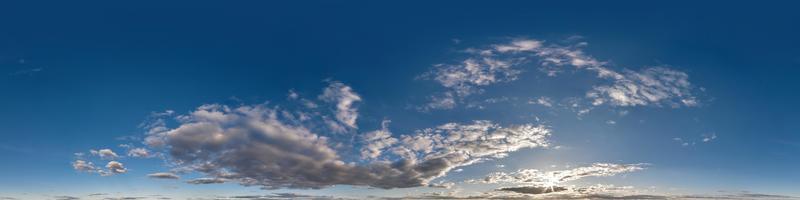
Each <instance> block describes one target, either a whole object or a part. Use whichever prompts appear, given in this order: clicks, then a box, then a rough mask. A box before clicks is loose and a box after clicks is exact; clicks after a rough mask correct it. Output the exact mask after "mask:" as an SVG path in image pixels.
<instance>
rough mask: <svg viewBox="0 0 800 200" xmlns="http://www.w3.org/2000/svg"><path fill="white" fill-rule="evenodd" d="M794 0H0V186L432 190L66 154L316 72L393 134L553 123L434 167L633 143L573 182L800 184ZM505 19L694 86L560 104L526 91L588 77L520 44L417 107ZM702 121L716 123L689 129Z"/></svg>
mask: <svg viewBox="0 0 800 200" xmlns="http://www.w3.org/2000/svg"><path fill="white" fill-rule="evenodd" d="M798 6H800V5H798V4H792V3H785V2H784V3H777V2H761V3H757V4H756V3H734V2H728V3H725V4H721V3H700V2H688V1H686V2H669V3H666V2H661V3H657V2H647V3H637V2H634V1H614V2H596V1H583V2H578V1H575V2H569V3H564V4H559V3H546V2H523V1H509V2H502V3H496V2H495V3H490V2H474V1H442V2H415V3H408V4H403V3H400V2H302V3H297V4H286V3H277V2H257V1H243V2H235V3H221V2H214V3H210V2H189V1H187V2H173V3H164V2H118V1H115V2H108V1H104V2H93V3H88V2H83V3H75V2H64V1H52V2H3V3H0V92H1V93H2V97H1V98H0V136H2V140H0V162H2V164H0V177H2V178H0V196H7V197H16V198H19V199H57V198H58V197H57V196H60V195H68V196H75V197H85V196H86V195H88V194H92V193H108V194H109V195H112V196H113V195H118V196H119V195H133V196H137V195H138V196H145V195H154V194H159V195H167V196H171V197H173V198H178V199H182V198H187V197H201V196H213V195H220V196H230V195H240V194H270V193H273V192H291V193H299V194H314V195H325V196H343V197H363V195H365V194H369V195H375V196H404V195H413V194H417V193H420V192H430V191H437V190H438V189H434V188H427V187H418V188H407V189H390V190H384V189H366V188H365V187H356V188H353V187H351V186H348V185H338V186H334V187H332V188H326V189H322V190H314V189H279V190H261V189H259V188H258V187H244V186H240V185H238V184H235V183H225V184H215V185H191V184H186V183H184V181H186V180H188V177H195V176H198V175H197V174H194V175H192V174H187V175H185V177H183V178H182V179H181V180H158V179H152V178H148V177H147V176H146V175H147V174H151V173H155V172H161V171H167V170H169V167H168V166H166V165H165V164H164V161H163V160H160V159H156V158H153V159H130V160H126V161H122V162H124V163H125V166H126V167H127V168H128V169H129V172H127V173H124V174H118V175H114V176H98V175H95V174H87V173H82V172H77V171H76V170H74V169H73V168H72V164H71V163H72V162H73V161H74V160H75V156H74V155H73V154H74V153H76V152H85V153H87V154H88V150H89V149H103V148H111V149H114V150H115V152H117V153H118V154H124V153H125V150H124V149H123V148H120V147H118V145H119V144H134V145H138V146H143V145H142V144H141V140H138V141H137V140H125V139H121V138H125V137H127V136H139V137H142V135H143V133H144V132H145V130H143V129H142V128H141V127H140V126H139V125H140V124H142V123H143V122H145V121H147V120H148V116H150V115H151V114H152V113H153V112H162V111H165V110H173V111H175V113H176V114H177V115H183V114H188V113H189V112H191V111H193V110H195V109H196V108H198V107H199V106H201V105H204V104H214V103H218V104H224V105H231V106H237V105H254V104H261V103H264V102H269V104H270V105H284V104H289V103H291V102H289V101H290V100H289V99H287V94H288V93H289V91H290V90H291V91H295V92H297V93H298V94H300V95H303V96H304V97H307V98H310V99H315V98H316V97H317V95H319V94H320V93H322V89H323V88H325V87H327V86H328V85H329V84H330V83H331V82H332V81H334V82H337V81H338V82H341V83H344V84H346V85H348V86H349V87H352V89H353V90H354V91H355V92H356V93H358V95H360V97H361V99H362V101H361V102H359V104H358V109H359V110H358V111H359V118H358V122H357V124H358V128H359V129H358V130H357V131H355V132H357V134H361V133H363V132H368V131H371V130H376V129H379V128H380V127H381V122H382V121H383V120H386V119H389V120H391V124H390V128H391V130H392V133H393V135H395V136H399V135H401V134H407V133H412V132H413V131H414V130H419V129H423V128H428V127H435V126H438V125H441V124H444V123H449V122H457V123H468V122H470V121H472V120H492V121H494V122H497V123H500V124H522V123H540V122H541V123H544V124H546V125H547V126H548V127H550V128H551V129H552V131H553V132H552V136H551V137H550V142H551V143H552V144H553V145H554V146H560V148H551V149H539V148H532V149H522V150H519V151H515V152H512V153H511V155H510V156H509V157H506V158H501V159H496V160H490V161H485V162H481V163H478V164H474V165H469V166H465V167H461V168H463V172H459V173H453V172H450V173H448V174H447V176H445V177H442V178H440V179H436V180H437V181H438V180H447V181H455V182H458V181H463V180H467V179H474V178H481V177H483V176H484V175H486V174H488V173H490V172H496V171H504V172H511V171H516V170H517V169H528V168H533V169H543V170H548V169H567V168H570V167H578V166H586V165H591V164H592V163H648V164H649V165H648V166H647V168H646V169H644V170H641V171H636V172H632V173H628V174H625V175H624V176H622V175H619V176H614V177H595V178H590V179H582V180H580V181H578V183H576V184H596V183H604V184H615V185H620V186H622V185H625V186H627V185H630V186H635V187H636V188H655V189H656V190H658V191H659V193H668V194H673V193H674V194H712V195H713V194H718V193H720V191H725V192H731V191H732V192H734V193H736V192H739V193H748V192H753V193H764V194H780V195H792V196H800V193H799V192H798V191H800V181H799V180H800V171H798V170H797V166H798V165H800V158H799V157H798V153H800V134H798V132H797V127H796V126H797V125H796V124H798V121H799V120H800V117H798V116H799V115H798V113H800V107H798V106H797V102H800V96H799V95H797V94H796V93H797V91H800V88H798V87H800V82H798V79H797V76H798V73H800V46H798V44H800V40H798V37H797V36H798V35H800V27H799V26H798V22H797V21H798V19H800V14H798V12H796V8H797V7H798ZM515 39H532V40H538V41H544V42H545V43H547V44H561V45H565V46H569V45H574V44H578V43H580V42H586V43H587V44H588V45H585V46H582V47H581V48H582V51H583V53H585V54H586V55H590V56H591V57H593V58H596V59H597V60H601V61H606V62H608V63H609V64H608V65H607V67H608V68H611V69H614V70H618V71H622V70H624V69H630V70H634V71H637V70H640V69H645V68H647V67H651V66H661V67H666V68H669V69H672V70H676V71H681V72H685V73H686V74H688V77H689V78H688V80H689V81H690V82H691V85H692V96H694V97H696V98H697V100H698V102H699V105H698V106H690V107H686V106H682V107H678V108H672V107H670V106H652V105H648V106H620V107H604V108H597V109H593V110H592V112H589V113H588V114H585V115H578V114H577V113H575V111H574V110H569V109H556V108H548V107H543V106H539V105H534V104H527V103H524V102H527V100H529V99H532V98H538V97H542V96H546V97H551V98H553V99H555V100H560V99H565V98H569V97H573V96H574V97H577V98H582V97H584V93H585V92H586V90H587V89H590V88H591V86H592V85H593V84H597V80H595V79H596V78H595V77H594V75H592V74H589V73H586V72H580V71H574V70H571V69H569V70H566V72H564V73H561V74H559V75H558V76H556V77H550V76H547V75H546V74H545V73H542V72H540V71H538V70H537V69H536V66H535V64H536V63H533V64H530V65H531V66H530V67H529V68H525V69H523V72H522V73H521V74H520V75H519V78H518V79H517V80H515V81H513V82H503V83H498V84H497V85H491V86H490V87H487V88H485V92H483V93H481V94H479V95H474V96H469V101H478V102H480V101H483V102H485V101H484V100H486V99H492V98H502V97H507V98H512V99H516V100H518V101H515V100H508V101H501V102H499V103H486V105H484V106H485V107H484V108H483V109H479V108H475V107H471V108H469V107H467V106H463V105H458V106H456V107H455V108H452V109H443V110H429V111H421V109H418V108H419V107H420V106H422V105H424V104H425V103H427V102H428V101H429V100H430V97H431V96H432V95H436V94H439V93H441V92H442V91H446V90H447V89H446V88H444V87H442V85H440V84H438V83H437V82H436V81H434V80H429V79H425V78H424V77H423V78H421V77H420V76H421V75H423V74H425V73H429V72H431V70H432V69H435V66H434V65H435V64H439V63H457V62H459V60H460V59H463V58H465V57H466V56H468V55H465V53H463V51H464V50H466V49H469V48H487V47H491V45H493V44H503V43H508V42H509V41H512V40H515ZM578 46H581V45H578ZM620 112H624V113H627V114H625V115H620V114H619V113H620ZM537 118H538V121H537ZM610 121H613V122H614V124H610V123H609V122H610ZM175 125H177V124H175ZM171 128H174V125H173V127H171ZM704 135H705V136H710V135H716V138H715V139H713V140H710V141H708V142H703V141H702V139H703V137H704ZM676 138H680V140H681V141H677V139H676ZM683 142H687V143H689V144H688V145H683ZM692 143H694V144H692ZM98 163H99V162H98ZM102 165H105V164H104V163H103V164H102ZM499 165H502V166H504V167H498V166H499ZM463 187H466V188H467V189H468V190H480V189H483V190H491V189H492V188H487V187H482V186H474V185H469V184H465V186H463ZM470 187H476V188H478V189H469V188H470ZM742 191H747V192H742ZM723 193H724V192H723ZM359 195H361V196H359Z"/></svg>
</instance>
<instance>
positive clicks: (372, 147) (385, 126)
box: [361, 120, 398, 159]
mask: <svg viewBox="0 0 800 200" xmlns="http://www.w3.org/2000/svg"><path fill="white" fill-rule="evenodd" d="M389 122H391V121H389V120H384V121H383V122H382V123H381V129H380V130H375V131H371V132H367V133H366V134H364V135H362V136H361V137H362V140H363V141H364V143H365V144H366V145H365V146H364V147H363V148H361V158H362V159H375V158H377V157H378V156H380V155H381V153H382V152H383V151H384V149H386V148H388V147H390V146H392V145H394V144H396V143H397V142H398V140H397V139H396V138H393V137H392V132H390V131H389Z"/></svg>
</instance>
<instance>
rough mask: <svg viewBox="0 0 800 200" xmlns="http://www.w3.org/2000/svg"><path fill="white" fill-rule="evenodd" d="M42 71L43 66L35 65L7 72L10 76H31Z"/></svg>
mask: <svg viewBox="0 0 800 200" xmlns="http://www.w3.org/2000/svg"><path fill="white" fill-rule="evenodd" d="M42 71H44V68H41V67H37V68H29V69H20V70H17V71H15V72H13V73H9V74H8V75H10V76H31V75H33V74H36V73H39V72H42Z"/></svg>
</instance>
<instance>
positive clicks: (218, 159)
mask: <svg viewBox="0 0 800 200" xmlns="http://www.w3.org/2000/svg"><path fill="white" fill-rule="evenodd" d="M320 97H321V99H323V100H326V101H327V102H328V103H333V104H335V105H336V107H337V110H336V111H335V112H334V113H333V115H337V116H338V117H336V119H337V121H339V122H347V123H342V124H345V125H348V123H349V122H354V120H355V119H356V117H357V114H358V113H357V112H356V110H354V109H353V108H352V107H351V105H352V102H355V101H356V100H360V97H358V96H357V95H355V93H352V89H350V87H348V86H345V85H342V84H340V83H338V82H333V83H331V85H330V86H328V87H327V88H326V89H325V91H324V92H323V94H322V95H320ZM298 112H300V111H291V110H285V109H282V108H280V107H279V106H274V107H268V106H267V105H266V104H258V105H242V106H239V107H228V106H223V105H218V104H209V105H202V106H199V107H198V108H197V109H196V110H194V111H192V112H190V113H189V114H187V115H179V116H177V117H175V119H176V122H177V123H176V126H175V128H168V127H167V126H166V123H165V122H164V121H163V120H152V121H153V122H152V123H149V124H146V125H144V126H143V127H144V128H145V129H146V130H147V133H146V135H147V137H146V138H145V143H147V144H148V145H150V147H151V148H153V149H157V150H158V151H163V152H165V157H164V158H165V159H167V160H168V161H170V163H171V164H172V165H173V166H174V167H175V169H176V170H178V169H179V170H183V171H187V170H188V171H187V172H190V171H193V172H199V173H201V174H203V175H205V177H204V178H201V179H195V180H190V181H188V182H189V183H197V184H199V183H219V182H223V181H224V182H237V183H239V184H242V185H247V186H261V187H263V188H267V189H274V188H323V187H329V186H333V185H357V186H370V187H377V188H387V189H388V188H406V187H417V186H426V185H428V184H429V181H430V180H432V179H435V178H437V177H441V176H444V175H445V174H446V173H447V172H449V171H450V170H452V169H454V168H456V167H460V166H466V165H470V164H473V163H477V162H480V161H483V160H487V159H493V158H499V157H504V156H506V155H507V154H508V153H510V152H514V151H517V150H519V149H523V148H536V147H545V146H547V145H548V144H549V143H548V141H547V137H548V136H549V135H550V130H549V129H548V128H547V127H545V126H543V125H532V124H522V125H512V126H508V127H504V126H501V125H499V124H495V123H492V122H490V121H480V120H479V121H474V122H471V123H465V124H462V123H446V124H443V125H440V126H437V127H434V128H426V129H421V130H417V131H414V132H413V133H412V134H406V135H401V136H400V137H394V136H393V135H392V134H393V133H392V132H391V131H390V130H389V127H388V124H389V121H388V120H385V121H384V122H383V123H382V127H381V129H379V130H375V131H371V132H367V133H365V134H363V135H361V136H359V137H350V136H343V135H341V134H337V133H335V131H332V130H331V129H329V128H326V127H328V123H329V120H326V119H328V118H327V116H326V115H325V114H324V113H319V112H312V113H316V114H312V116H311V117H310V118H308V119H307V120H298V118H297V117H295V115H293V114H291V113H298ZM351 115H352V116H351ZM342 116H345V117H342ZM352 125H354V124H352ZM348 126H349V125H348ZM353 127H355V126H353ZM352 139H359V141H358V142H357V145H359V146H356V145H354V144H353V141H352ZM354 148H356V152H355V153H356V156H350V155H348V154H349V153H353V149H354Z"/></svg>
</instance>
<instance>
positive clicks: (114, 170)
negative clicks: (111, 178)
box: [100, 161, 128, 175]
mask: <svg viewBox="0 0 800 200" xmlns="http://www.w3.org/2000/svg"><path fill="white" fill-rule="evenodd" d="M106 169H107V170H108V172H110V174H103V173H101V174H100V175H111V174H122V173H125V172H128V169H126V168H125V166H123V165H122V163H120V162H117V161H109V162H108V164H106Z"/></svg>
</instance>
